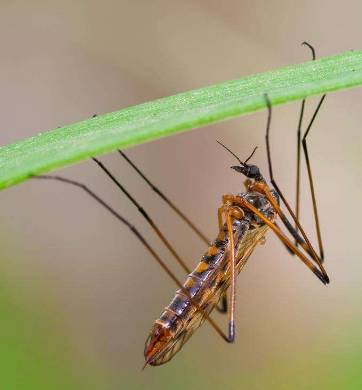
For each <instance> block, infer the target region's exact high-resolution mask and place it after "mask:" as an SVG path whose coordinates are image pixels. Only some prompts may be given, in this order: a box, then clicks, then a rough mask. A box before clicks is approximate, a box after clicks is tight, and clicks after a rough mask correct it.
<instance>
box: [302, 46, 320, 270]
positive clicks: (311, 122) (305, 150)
mask: <svg viewBox="0 0 362 390" xmlns="http://www.w3.org/2000/svg"><path fill="white" fill-rule="evenodd" d="M302 44H303V45H305V46H307V47H308V48H309V49H310V50H311V52H312V59H313V61H314V60H315V59H316V55H315V50H314V47H313V46H312V45H310V44H309V43H308V42H303V43H302ZM325 96H326V95H323V96H322V98H321V100H320V102H319V103H318V106H317V108H316V110H315V112H314V114H313V117H312V119H311V121H310V123H309V125H308V127H307V130H306V131H305V134H304V136H303V140H302V137H301V128H302V121H303V114H304V106H305V99H303V101H302V106H301V112H300V116H299V123H298V132H297V178H296V202H295V203H296V204H295V216H296V218H297V220H298V221H299V220H300V218H299V213H300V207H299V205H300V203H299V202H300V155H301V153H300V149H301V148H300V147H301V144H302V143H303V152H304V156H305V159H306V164H307V171H308V180H309V187H310V191H311V196H312V202H313V214H314V221H315V225H316V232H317V239H318V248H319V257H320V259H321V261H322V262H323V260H324V250H323V244H322V237H321V232H320V225H319V218H318V211H317V202H316V196H315V191H314V185H313V178H312V172H311V166H310V162H309V156H308V149H307V143H306V137H307V134H308V132H309V130H310V128H311V126H312V124H313V121H314V119H315V117H316V115H317V113H318V111H319V108H320V106H321V104H322V103H323V100H324V98H325ZM295 231H296V232H298V227H297V225H295ZM295 245H296V246H298V240H295Z"/></svg>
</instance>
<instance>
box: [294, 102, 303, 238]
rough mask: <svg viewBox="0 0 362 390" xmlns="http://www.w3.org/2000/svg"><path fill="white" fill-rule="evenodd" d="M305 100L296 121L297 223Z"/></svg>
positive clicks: (296, 227) (296, 229)
mask: <svg viewBox="0 0 362 390" xmlns="http://www.w3.org/2000/svg"><path fill="white" fill-rule="evenodd" d="M304 107H305V99H303V100H302V105H301V108H300V114H299V121H298V131H297V178H296V186H295V187H296V188H295V194H296V195H295V217H296V218H297V220H298V221H299V210H300V208H299V205H300V203H299V202H300V146H301V138H302V135H301V131H302V122H303V115H304ZM295 231H296V232H298V226H297V224H295ZM295 246H298V240H297V239H295Z"/></svg>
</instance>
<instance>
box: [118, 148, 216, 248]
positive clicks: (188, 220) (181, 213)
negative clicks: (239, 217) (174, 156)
mask: <svg viewBox="0 0 362 390" xmlns="http://www.w3.org/2000/svg"><path fill="white" fill-rule="evenodd" d="M118 152H119V153H120V155H121V156H122V157H123V158H124V159H125V160H126V161H127V162H128V163H129V164H130V165H131V167H132V168H133V169H134V170H135V171H136V172H137V173H138V174H139V175H140V176H141V177H142V179H143V180H144V181H145V182H146V183H147V184H148V185H149V186H150V187H151V189H152V190H153V191H154V192H155V193H156V194H157V195H158V196H160V197H161V199H163V200H164V201H165V202H166V203H167V204H168V205H169V206H170V207H171V208H172V210H174V211H175V212H176V214H177V215H178V216H179V217H180V218H181V219H183V220H184V221H185V223H186V224H187V225H188V226H189V227H190V228H191V229H192V230H193V231H194V232H195V233H196V234H197V235H198V236H199V237H200V239H201V240H202V241H204V242H205V244H206V245H209V243H210V241H209V240H208V239H207V237H206V236H205V235H204V234H203V233H202V232H201V230H200V229H199V228H197V227H196V225H195V224H194V223H193V222H192V221H191V220H190V219H189V218H188V217H187V216H186V215H185V214H184V213H183V212H182V211H181V210H180V209H179V208H178V207H177V206H176V205H175V204H174V203H173V202H172V201H171V200H170V199H169V198H168V197H167V196H166V195H165V194H164V193H163V192H162V191H161V190H160V189H159V188H158V187H156V186H155V185H154V184H153V183H152V182H151V181H150V180H149V179H148V178H147V177H146V175H145V174H144V173H143V172H142V171H141V170H140V169H139V168H138V167H137V166H136V165H135V164H134V163H133V162H132V161H131V160H130V159H129V158H128V157H127V156H126V154H125V153H124V152H122V150H119V149H118Z"/></svg>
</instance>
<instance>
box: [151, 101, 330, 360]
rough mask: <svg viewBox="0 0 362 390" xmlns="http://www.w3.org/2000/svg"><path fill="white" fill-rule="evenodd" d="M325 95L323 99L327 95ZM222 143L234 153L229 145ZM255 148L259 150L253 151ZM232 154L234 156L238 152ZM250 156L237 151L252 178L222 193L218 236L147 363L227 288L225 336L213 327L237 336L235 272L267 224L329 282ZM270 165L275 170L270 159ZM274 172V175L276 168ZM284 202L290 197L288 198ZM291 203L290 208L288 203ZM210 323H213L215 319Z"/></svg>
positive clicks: (161, 325) (159, 330) (188, 330)
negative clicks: (232, 191)
mask: <svg viewBox="0 0 362 390" xmlns="http://www.w3.org/2000/svg"><path fill="white" fill-rule="evenodd" d="M266 99H267V103H268V108H269V117H268V126H267V150H268V160H269V163H270V148H269V129H270V119H271V105H270V102H269V99H268V97H267V96H266ZM322 99H323V100H324V97H323V98H322ZM323 100H321V101H323ZM318 109H319V108H318ZM311 123H312V122H311ZM221 145H222V144H221ZM222 146H223V147H224V148H225V149H227V150H228V151H229V152H230V153H232V152H231V151H230V150H229V149H228V148H227V147H225V146H224V145H222ZM254 152H255V149H254V151H253V153H252V155H253V154H254ZM232 154H233V155H234V153H232ZM252 155H251V156H252ZM251 156H250V157H249V158H248V159H247V160H246V161H245V162H242V161H241V160H240V159H239V158H238V157H237V156H236V155H234V157H236V158H237V159H238V161H239V164H240V165H238V166H233V167H231V168H232V169H234V170H235V171H237V172H240V173H242V174H243V175H245V176H246V177H247V178H248V179H247V180H246V181H245V186H246V191H245V192H242V193H240V194H238V195H235V196H234V195H224V196H223V199H222V206H221V207H220V208H219V210H218V217H219V229H220V232H219V235H218V237H217V239H216V240H215V241H214V242H213V243H212V244H211V245H210V246H209V248H208V251H207V252H206V254H205V255H204V256H203V257H202V260H201V262H200V263H199V264H198V266H197V267H196V269H195V270H194V271H193V272H192V273H190V274H189V276H188V277H187V279H186V282H185V283H184V285H183V287H182V288H181V289H180V290H178V291H177V293H176V295H175V297H174V299H173V300H172V301H171V303H170V304H169V306H167V307H166V308H165V310H164V311H163V313H162V314H161V316H160V318H159V319H158V320H156V322H155V324H154V326H153V329H152V330H151V334H150V336H149V338H148V340H147V342H146V347H145V359H146V364H151V365H160V364H163V363H166V362H168V361H169V360H170V359H171V358H172V357H173V356H174V355H175V354H176V353H177V352H178V351H179V350H180V349H181V348H182V346H183V345H184V344H185V343H186V341H187V340H188V339H189V338H190V337H191V336H192V334H193V333H194V331H195V330H196V329H197V328H198V327H200V326H201V324H202V323H203V322H204V320H205V319H208V320H209V321H210V317H209V314H210V312H211V311H212V310H213V309H214V308H215V307H216V306H217V305H218V303H219V301H220V300H221V299H222V300H225V297H226V291H227V290H228V288H229V287H230V303H229V305H230V310H229V329H228V334H227V335H226V334H224V333H223V332H222V331H221V330H220V329H219V328H218V327H217V328H216V327H215V326H214V327H215V329H216V330H217V332H218V333H219V334H220V335H221V336H222V337H223V338H224V339H225V340H226V341H227V342H233V341H234V338H235V322H234V311H235V280H236V276H237V274H238V273H239V272H240V271H241V270H242V269H243V267H244V266H245V264H246V262H247V260H248V258H249V256H250V255H251V253H252V252H253V250H254V248H255V247H256V246H257V245H258V244H263V243H264V242H265V234H266V232H267V231H268V229H272V230H273V231H274V233H276V235H277V236H278V237H279V238H280V240H281V241H282V242H283V243H284V245H285V246H286V247H287V248H288V250H289V251H290V252H291V253H292V254H296V255H297V256H298V257H299V258H300V260H302V261H303V262H304V263H305V264H306V265H307V267H309V268H310V269H311V270H312V272H314V274H315V275H316V276H317V277H318V278H319V279H320V280H321V281H322V282H323V283H324V284H327V283H329V278H328V276H327V274H326V272H325V270H324V267H323V265H322V259H321V258H320V257H318V255H317V254H316V253H315V251H314V249H313V247H312V246H311V244H310V242H309V240H308V238H307V236H306V235H305V232H304V230H303V228H302V227H301V226H300V224H299V221H298V220H297V219H296V218H295V216H294V214H293V213H292V216H293V218H295V222H296V224H297V229H299V230H300V232H301V234H302V236H303V237H301V236H300V235H299V234H298V231H297V229H294V228H293V227H292V225H291V224H290V222H289V221H288V219H287V218H286V217H285V215H284V213H283V212H282V210H281V208H280V206H279V195H278V192H277V191H275V190H273V189H270V188H269V186H268V185H267V183H266V181H265V179H264V177H263V176H262V174H261V172H260V170H259V168H258V167H257V166H255V165H248V164H247V161H248V160H249V159H250V158H251ZM269 167H270V169H271V163H270V165H269ZM271 177H273V175H272V170H271ZM272 181H274V179H272ZM275 184H276V183H275ZM277 188H278V187H277ZM281 196H282V194H281ZM283 199H284V198H283ZM284 202H286V200H285V199H284ZM287 207H288V208H289V205H288V206H287ZM278 216H279V217H281V219H282V221H283V223H284V224H285V225H286V228H287V229H288V230H289V231H290V233H291V234H292V235H293V237H294V238H295V240H296V242H297V243H298V244H300V245H301V247H303V248H304V250H305V251H306V254H307V256H306V255H305V254H304V253H303V252H301V251H300V250H299V249H298V248H297V246H296V245H295V244H293V243H292V242H291V241H290V240H289V239H288V238H287V237H286V235H285V234H284V233H283V232H282V231H281V230H280V229H279V227H278V225H277V224H276V219H277V217H278ZM224 221H225V222H224ZM318 230H319V226H318ZM224 310H225V309H224ZM212 325H214V324H213V323H212Z"/></svg>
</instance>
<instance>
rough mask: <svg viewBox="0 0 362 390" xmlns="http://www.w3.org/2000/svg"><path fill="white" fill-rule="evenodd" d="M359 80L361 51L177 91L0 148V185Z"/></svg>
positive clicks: (7, 184)
mask: <svg viewBox="0 0 362 390" xmlns="http://www.w3.org/2000/svg"><path fill="white" fill-rule="evenodd" d="M361 84H362V50H359V51H351V52H347V53H344V54H342V55H338V56H332V57H324V58H321V59H319V60H317V61H309V62H306V63H303V64H298V65H292V66H288V67H285V68H281V69H276V70H273V71H270V72H266V73H261V74H257V75H253V76H248V77H244V78H242V79H239V80H232V81H227V82H224V83H221V84H217V85H212V86H209V87H205V88H201V89H197V90H193V91H189V92H184V93H180V94H177V95H174V96H169V97H166V98H162V99H158V100H155V101H152V102H148V103H144V104H140V105H137V106H133V107H128V108H125V109H123V110H120V111H117V112H113V113H109V114H105V115H101V116H99V117H97V118H90V119H88V120H85V121H83V122H79V123H75V124H72V125H69V126H64V127H62V128H59V129H55V130H50V131H48V132H45V133H42V134H39V135H37V136H34V137H31V138H28V139H25V140H21V141H19V142H16V143H14V144H11V145H7V146H3V147H1V148H0V188H6V187H8V186H10V185H13V184H15V183H18V182H21V181H24V180H26V179H27V178H29V177H30V176H31V175H35V174H41V173H45V172H49V171H50V170H53V169H55V168H60V167H63V166H66V165H69V164H73V163H76V162H78V161H82V160H84V159H87V158H89V157H90V156H94V155H98V154H101V153H106V152H111V151H114V150H115V149H117V148H122V149H123V148H126V147H129V146H131V145H137V144H141V143H144V142H146V141H151V140H154V139H157V138H160V137H165V136H168V135H171V134H174V133H176V132H180V131H185V130H187V129H192V128H196V127H200V126H204V125H207V124H210V123H215V122H218V121H222V120H225V119H229V118H233V117H236V116H238V115H241V114H246V113H250V112H253V111H256V110H259V109H261V108H263V107H265V101H264V98H263V94H264V93H265V92H267V93H268V94H269V96H270V98H271V100H272V103H273V104H274V105H275V104H282V103H287V102H290V101H293V100H297V99H301V98H304V97H308V96H312V95H318V94H322V93H325V92H330V91H336V90H339V89H345V88H350V87H354V86H357V85H361Z"/></svg>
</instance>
